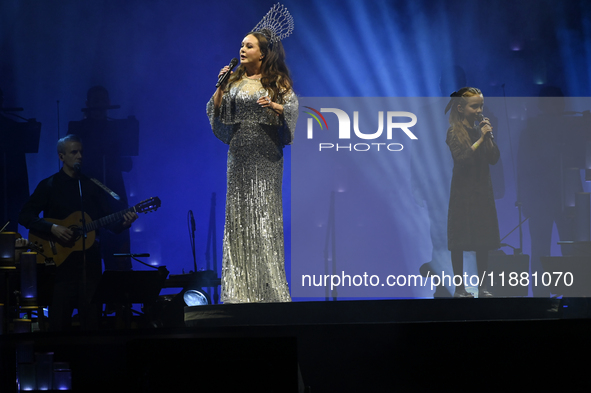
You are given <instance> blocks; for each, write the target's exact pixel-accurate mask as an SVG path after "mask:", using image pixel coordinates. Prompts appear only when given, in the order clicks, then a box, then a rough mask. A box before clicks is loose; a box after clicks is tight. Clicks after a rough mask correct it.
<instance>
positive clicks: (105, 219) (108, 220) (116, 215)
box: [86, 206, 135, 232]
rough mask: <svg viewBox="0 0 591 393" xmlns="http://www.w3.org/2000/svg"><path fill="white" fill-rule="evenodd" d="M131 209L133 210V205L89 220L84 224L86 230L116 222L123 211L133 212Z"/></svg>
mask: <svg viewBox="0 0 591 393" xmlns="http://www.w3.org/2000/svg"><path fill="white" fill-rule="evenodd" d="M133 211H135V206H132V207H130V208H127V209H124V210H121V211H119V212H117V213H113V214H111V215H108V216H105V217H103V218H100V219H98V220H96V221H93V222H90V223H88V224H86V232H91V231H94V230H96V229H99V228H102V227H104V226H106V225H109V224H112V223H114V222H117V221H119V220H120V219H121V217H123V216H124V215H125V213H129V212H133Z"/></svg>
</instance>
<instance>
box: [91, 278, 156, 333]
mask: <svg viewBox="0 0 591 393" xmlns="http://www.w3.org/2000/svg"><path fill="white" fill-rule="evenodd" d="M165 280H166V275H163V274H161V273H160V271H116V270H106V271H105V272H104V273H103V275H102V277H101V280H100V282H99V284H98V287H97V289H96V291H95V293H94V296H93V297H92V303H93V304H105V303H108V304H118V305H122V306H124V308H125V309H126V310H125V311H127V309H128V310H129V312H125V315H126V316H125V326H126V327H127V328H129V327H131V318H130V314H131V305H132V304H134V303H142V304H147V303H152V302H154V301H156V299H157V298H158V295H159V294H160V290H161V289H162V286H163V285H164V282H165Z"/></svg>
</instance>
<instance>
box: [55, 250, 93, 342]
mask: <svg viewBox="0 0 591 393" xmlns="http://www.w3.org/2000/svg"><path fill="white" fill-rule="evenodd" d="M83 272H84V266H83V255H82V252H81V251H80V252H79V251H75V252H73V253H72V254H70V256H69V257H68V258H67V259H66V260H65V261H64V262H63V263H62V264H61V265H60V266H58V267H57V268H56V274H55V284H54V291H53V299H52V302H51V306H50V308H49V323H50V329H51V330H52V331H63V330H70V329H72V312H73V310H74V309H75V308H76V309H78V320H79V322H80V328H81V329H83V330H95V329H98V328H99V322H100V316H101V308H102V304H90V302H91V299H92V296H93V294H94V292H95V290H96V288H97V286H98V283H99V281H100V278H101V273H102V266H101V255H100V250H99V245H98V244H97V243H95V244H94V245H93V246H92V247H90V249H88V250H87V251H86V280H87V281H86V287H87V288H86V293H85V292H84V281H83V277H84V275H83Z"/></svg>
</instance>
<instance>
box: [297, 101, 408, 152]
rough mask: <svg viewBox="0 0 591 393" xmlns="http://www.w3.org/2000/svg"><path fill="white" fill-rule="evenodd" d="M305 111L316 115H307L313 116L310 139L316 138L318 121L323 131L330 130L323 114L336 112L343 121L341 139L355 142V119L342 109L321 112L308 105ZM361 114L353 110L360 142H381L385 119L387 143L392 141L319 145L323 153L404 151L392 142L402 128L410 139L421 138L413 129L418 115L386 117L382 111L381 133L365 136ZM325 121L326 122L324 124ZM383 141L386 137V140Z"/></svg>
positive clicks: (399, 113)
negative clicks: (353, 136)
mask: <svg viewBox="0 0 591 393" xmlns="http://www.w3.org/2000/svg"><path fill="white" fill-rule="evenodd" d="M304 108H307V109H310V110H311V111H312V112H308V111H305V112H304V113H306V114H308V115H310V116H312V117H311V118H308V123H307V137H308V139H314V120H316V123H317V124H318V125H319V126H320V129H321V130H323V129H324V127H323V125H322V123H324V126H325V127H326V130H327V131H328V122H327V121H326V118H325V117H324V116H323V115H322V113H334V114H335V115H336V116H337V120H338V122H339V129H338V139H339V141H340V140H347V139H351V118H350V117H349V115H348V114H347V112H345V111H344V110H342V109H338V108H320V111H318V110H316V109H314V108H312V107H309V106H305V107H304ZM359 117H360V116H359V111H353V132H354V133H355V136H356V137H357V138H359V139H363V140H380V139H379V138H380V137H382V134H383V132H384V117H385V118H386V121H385V122H386V140H387V141H388V142H379V141H376V142H371V143H365V142H364V143H355V144H353V143H349V144H346V143H338V142H336V144H335V143H327V142H323V143H319V144H318V150H319V151H321V152H322V151H331V150H332V151H349V152H353V151H355V152H365V151H370V150H373V151H394V152H395V151H401V150H402V149H403V148H404V146H403V145H402V143H394V142H390V141H391V140H392V135H393V133H394V132H393V131H394V130H397V129H400V130H402V131H403V132H404V134H406V136H407V137H408V138H410V139H411V140H412V139H418V138H417V137H416V135H415V134H413V132H412V131H411V130H410V128H411V127H412V126H414V125H415V124H417V117H416V115H415V114H414V113H411V112H404V111H387V112H386V116H384V111H378V130H377V131H376V132H373V133H369V134H366V133H363V132H361V130H360V129H359ZM401 118H404V119H410V121H406V122H400V119H401ZM320 119H322V122H321V121H320ZM382 140H383V138H382Z"/></svg>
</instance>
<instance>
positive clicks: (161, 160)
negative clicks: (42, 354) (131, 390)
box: [0, 0, 591, 274]
mask: <svg viewBox="0 0 591 393" xmlns="http://www.w3.org/2000/svg"><path fill="white" fill-rule="evenodd" d="M272 4H273V3H272V2H271V1H261V0H256V1H249V2H244V1H235V0H226V1H224V2H205V1H191V0H179V1H174V2H171V1H163V0H127V1H124V2H121V1H115V0H97V1H92V2H80V1H77V0H60V1H35V0H6V1H3V2H2V4H1V5H0V48H1V50H0V71H1V72H0V87H1V88H2V89H3V90H4V96H5V105H6V106H22V107H24V108H25V111H24V113H22V114H23V116H25V117H28V118H29V117H34V118H36V119H37V120H38V121H40V122H42V123H43V127H42V132H41V140H40V146H39V153H38V154H30V155H28V157H27V165H28V168H29V184H30V188H31V191H32V190H33V189H34V187H35V186H36V185H37V183H38V182H39V181H40V180H42V179H43V178H46V177H47V176H50V175H51V174H53V173H54V172H56V171H57V169H58V160H57V156H56V153H55V142H56V140H57V139H58V136H64V135H65V134H66V132H67V125H68V122H69V121H71V120H80V119H81V117H82V113H81V111H80V109H81V108H82V107H83V106H84V102H85V98H86V91H87V89H88V88H89V87H90V86H93V85H97V84H100V85H103V86H105V87H106V88H107V89H108V90H109V92H110V97H111V102H112V103H113V104H120V105H121V109H118V110H112V111H110V112H109V115H110V116H111V117H113V118H125V117H127V116H128V115H135V116H136V117H137V118H138V120H139V121H140V155H139V156H138V157H134V158H133V169H132V171H131V172H129V173H126V174H125V181H126V186H127V191H128V194H129V201H130V203H137V202H139V201H140V200H142V199H145V198H146V197H149V196H159V197H160V198H161V200H162V208H161V209H160V210H159V211H158V212H157V213H152V214H149V215H147V216H142V217H141V219H140V220H139V221H137V222H136V224H134V226H133V229H132V230H133V232H132V252H149V253H150V254H151V255H152V257H151V258H150V259H149V262H150V263H152V264H155V265H166V266H167V267H168V269H169V270H170V271H171V272H172V273H174V274H178V273H181V272H182V271H183V270H184V271H188V270H190V269H192V267H193V262H192V255H191V249H190V245H189V235H188V230H187V211H188V210H189V209H192V210H193V211H194V212H195V216H196V219H197V232H196V253H197V262H198V265H199V267H200V268H201V267H204V266H205V265H204V259H205V258H204V254H205V248H206V243H207V242H206V241H207V231H208V219H209V212H210V206H211V196H212V193H216V195H217V199H216V201H217V205H216V217H217V239H218V243H217V245H216V247H217V250H218V262H219V263H220V264H221V239H222V233H223V222H224V204H225V171H226V152H227V146H226V145H224V144H222V143H221V142H220V141H219V140H217V139H216V138H215V137H214V136H213V134H212V132H211V129H210V126H209V122H208V119H207V117H206V115H205V105H206V103H207V101H208V99H209V98H210V96H211V94H213V92H214V85H215V82H216V77H217V73H218V71H219V69H220V68H221V67H222V66H224V65H226V64H227V63H228V62H229V60H230V59H231V58H232V57H237V55H238V51H239V47H240V42H241V40H242V38H243V37H244V35H245V33H247V32H248V31H250V29H251V28H252V27H253V26H254V25H255V24H256V23H257V22H258V21H259V20H260V18H261V17H262V16H263V15H264V14H265V13H266V12H267V11H268V9H269V8H270V7H271V5H272ZM283 4H285V5H286V7H287V8H288V9H289V10H290V12H291V13H292V15H293V17H294V20H295V31H294V34H293V35H292V36H291V37H289V38H287V39H285V40H284V45H285V49H286V52H287V56H288V57H287V60H288V65H289V67H290V69H291V72H292V76H293V80H294V84H295V90H296V93H297V94H298V95H300V96H303V97H330V96H339V97H356V96H366V97H371V96H376V97H380V96H382V97H386V96H395V97H434V96H440V95H442V94H443V95H444V96H447V95H448V94H449V93H450V91H448V85H447V84H444V86H443V87H442V88H441V87H440V81H441V78H442V77H443V79H444V82H445V81H447V80H449V79H450V77H451V76H452V75H455V74H454V73H453V70H454V66H456V65H457V66H460V67H461V68H462V69H463V70H464V72H465V78H466V79H465V80H466V84H467V85H472V86H477V87H480V88H481V90H482V91H483V93H484V95H485V96H503V95H504V94H506V95H507V96H536V95H537V94H538V92H539V90H540V87H541V86H544V85H556V86H560V87H561V88H562V90H563V91H564V92H565V94H566V95H569V96H588V95H589V94H590V92H589V90H590V82H591V64H590V62H591V40H590V37H591V22H590V20H591V18H590V16H591V3H589V2H586V1H568V2H565V1H561V0H555V1H550V0H547V1H543V0H517V1H515V0H511V1H495V2H492V3H490V2H488V3H484V2H475V1H469V0H441V1H433V0H424V1H421V0H412V1H411V0H404V1H402V0H401V1H358V0H341V1H326V0H324V1H320V0H319V1H313V0H298V1H292V0H286V1H284V3H283ZM452 79H453V78H452ZM456 79H457V78H456ZM446 83H447V82H446ZM449 85H453V82H452V83H450V84H449ZM442 89H443V91H442ZM295 143H297V139H296V141H295ZM86 148H87V149H88V148H90V147H88V146H87V147H86ZM289 149H290V148H287V149H286V167H285V176H284V195H285V197H284V205H285V210H286V217H285V225H286V237H287V239H289V235H290V231H289V226H290V214H289V206H290V176H289V173H290V164H289V158H290V150H289ZM508 165H509V163H506V165H505V170H506V171H507V170H510V169H509V168H508ZM507 187H512V186H511V185H507ZM401 219H403V218H401ZM21 233H26V231H25V230H23V231H22V232H21ZM286 251H287V259H288V264H289V252H290V248H289V246H288V247H287V249H286ZM425 262H426V261H425ZM134 268H138V269H139V268H141V266H137V265H135V264H134ZM287 270H288V272H289V270H290V269H289V265H288V267H287Z"/></svg>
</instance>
